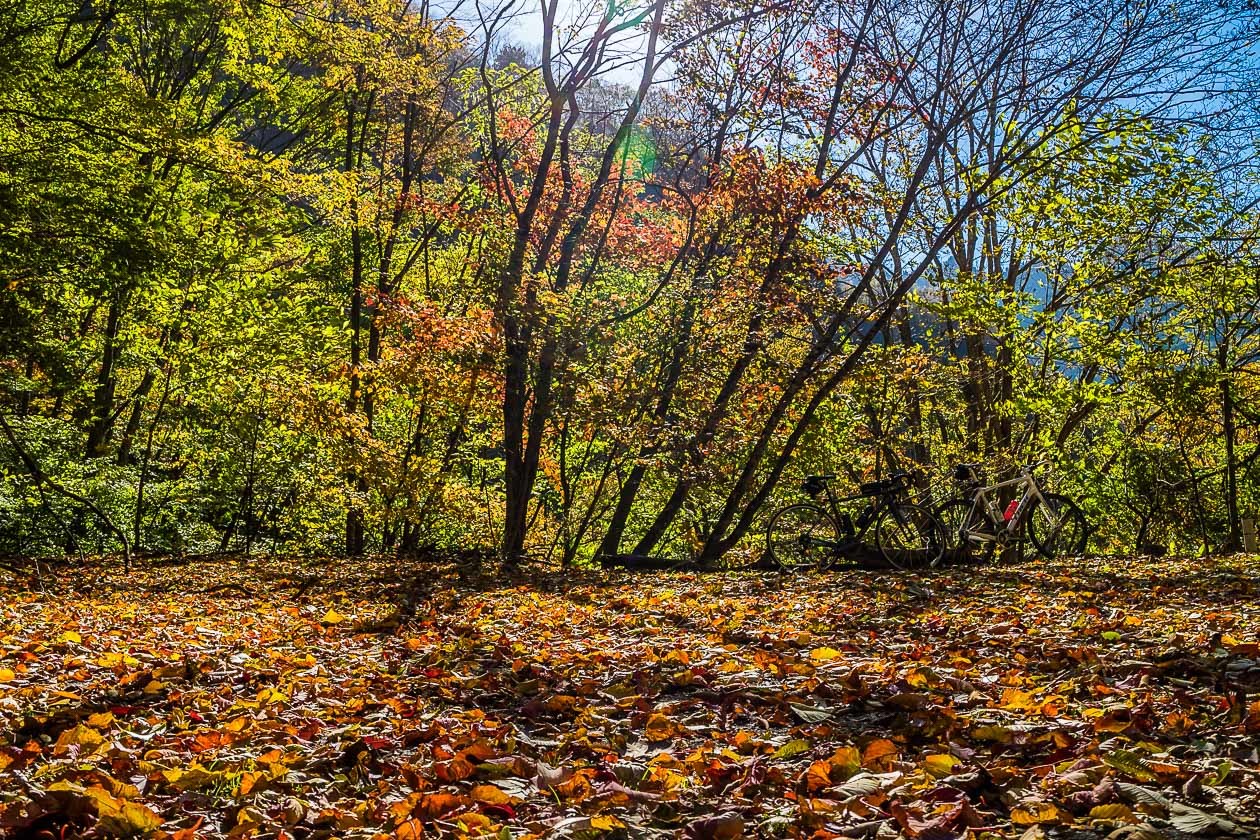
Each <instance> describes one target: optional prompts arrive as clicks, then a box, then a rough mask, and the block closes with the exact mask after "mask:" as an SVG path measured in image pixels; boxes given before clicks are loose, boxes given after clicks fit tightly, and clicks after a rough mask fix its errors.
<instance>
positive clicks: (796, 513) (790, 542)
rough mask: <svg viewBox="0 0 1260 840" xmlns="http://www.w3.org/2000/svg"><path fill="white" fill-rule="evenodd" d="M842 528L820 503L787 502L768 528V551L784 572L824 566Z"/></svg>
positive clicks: (771, 520)
mask: <svg viewBox="0 0 1260 840" xmlns="http://www.w3.org/2000/svg"><path fill="white" fill-rule="evenodd" d="M839 538H840V530H839V528H837V527H836V521H835V520H834V519H832V518H831V514H829V513H827V511H825V510H823V509H822V508H820V507H818V505H807V504H799V505H788V506H787V507H785V508H783V509H782V510H780V511H778V512H776V513H775V515H774V516H773V517H772V518H771V519H770V524H769V526H768V527H767V528H766V551H767V552H769V554H770V557H771V558H772V559H773V560H774V562H775V563H777V564H779V567H780V568H782V569H784V570H785V571H796V570H797V569H805V568H809V567H811V566H821V565H822V564H823V563H825V562H826V561H827V560H828V559H830V558H831V554H832V552H833V551H834V550H835V547H836V543H837V542H839Z"/></svg>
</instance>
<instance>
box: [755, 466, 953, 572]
mask: <svg viewBox="0 0 1260 840" xmlns="http://www.w3.org/2000/svg"><path fill="white" fill-rule="evenodd" d="M834 478H835V475H834V474H828V475H811V476H807V477H806V478H805V481H804V482H803V483H802V485H801V489H802V490H804V491H805V493H806V494H808V495H809V497H810V498H811V499H814V500H815V501H814V502H809V503H799V504H794V505H788V506H787V507H785V508H781V509H780V510H779V511H777V512H776V513H775V514H774V516H773V517H771V519H770V523H769V525H768V526H767V527H766V550H767V552H768V553H769V555H770V557H771V558H772V559H773V560H774V561H775V563H777V564H778V565H779V566H780V568H782V569H784V570H786V571H793V570H796V569H801V568H807V567H811V566H813V567H824V566H826V565H827V564H828V563H829V562H830V561H831V560H832V559H834V558H835V557H838V556H841V555H844V554H847V553H851V552H853V551H854V550H855V549H858V548H861V547H862V546H863V545H864V542H863V537H865V536H866V533H867V531H869V530H871V529H872V528H873V529H874V539H875V547H876V549H877V550H878V551H879V553H880V555H881V556H883V558H884V560H886V561H887V562H888V564H889V565H890V566H892V567H893V568H895V569H901V570H903V571H905V570H908V569H911V568H914V567H917V566H925V565H927V566H935V565H936V564H937V563H939V562H940V559H941V557H943V556H944V554H945V544H946V541H947V540H946V534H945V531H944V528H943V527H942V526H941V523H940V522H939V521H937V519H936V517H934V516H933V515H932V512H931V511H929V510H928V509H927V508H925V507H923V506H922V505H917V504H914V503H913V502H910V501H907V500H906V499H905V496H906V493H907V491H908V490H909V488H910V485H911V483H912V476H911V474H910V473H894V474H893V475H892V476H890V477H889V478H887V479H885V480H884V481H872V482H867V483H865V484H862V485H860V486H859V487H858V493H857V494H856V495H853V496H843V497H837V496H836V495H835V494H834V493H833V492H832V490H831V487H830V486H829V485H828V482H829V481H831V480H832V479H834ZM819 495H825V497H826V507H825V508H824V507H823V506H822V505H821V504H819V503H818V501H817V499H818V496H819ZM859 499H866V500H867V503H866V505H865V506H864V507H863V508H862V510H861V511H859V512H858V514H857V517H856V518H854V517H851V516H850V515H849V514H848V513H847V512H845V511H843V510H841V509H840V506H841V505H843V504H845V503H847V502H853V501H857V500H859Z"/></svg>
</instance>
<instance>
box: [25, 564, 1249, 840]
mask: <svg viewBox="0 0 1260 840" xmlns="http://www.w3.org/2000/svg"><path fill="white" fill-rule="evenodd" d="M1257 572H1260V560H1257V559H1256V558H1251V559H1234V560H1225V561H1203V560H1176V561H1174V560H1158V561H1152V560H1139V559H1124V560H1117V559H1109V560H1067V561H1058V562H1055V563H1049V564H1045V563H1037V564H1027V565H1022V566H1015V567H1008V568H1003V569H992V568H988V569H985V568H959V569H951V570H945V571H939V572H933V573H930V574H924V575H918V576H912V577H910V576H897V575H893V574H890V573H876V572H844V573H835V574H815V575H805V576H799V577H788V578H784V577H779V576H777V575H773V574H765V573H723V574H665V573H663V574H652V575H646V574H628V573H616V574H613V573H608V574H605V573H599V574H595V573H585V574H574V575H567V576H562V575H560V574H558V573H556V574H551V573H538V574H535V575H532V576H530V577H527V578H514V579H511V580H504V579H495V578H493V577H490V576H485V577H481V576H477V577H463V578H461V577H459V576H457V575H456V574H455V572H454V570H453V569H443V568H441V567H434V566H409V565H406V564H399V563H398V562H397V561H394V560H392V559H375V560H365V561H361V562H346V561H337V562H335V563H321V562H315V561H309V560H295V559H284V558H267V559H262V560H258V559H252V560H250V561H249V562H248V563H247V564H246V563H239V562H236V561H234V560H217V561H213V562H209V561H199V562H188V563H184V564H182V565H174V564H155V565H151V566H146V567H143V568H141V569H139V570H137V571H135V572H133V573H132V574H131V575H130V576H125V575H123V574H122V573H121V572H120V571H118V570H117V569H116V568H115V567H114V566H112V565H110V564H105V563H100V564H90V565H89V566H87V567H83V566H78V567H74V568H73V569H71V568H65V569H63V570H61V571H60V572H58V571H56V570H54V572H53V573H51V574H45V576H44V578H43V580H42V582H40V585H38V586H37V585H36V582H35V581H34V580H25V579H16V578H14V577H13V576H12V575H11V574H9V573H7V572H5V573H0V575H2V577H0V588H2V590H3V601H2V602H0V726H2V727H3V734H2V735H0V832H3V833H4V834H5V836H9V837H40V838H45V837H123V836H149V837H158V838H162V837H169V838H182V839H183V840H187V839H188V838H194V837H203V838H217V837H266V838H293V840H302V838H323V837H345V838H386V837H398V838H416V837H424V836H429V837H482V836H493V837H502V838H509V837H542V836H549V837H566V836H568V837H613V838H616V837H653V836H662V837H673V836H680V837H687V838H692V840H703V838H734V837H740V836H749V837H751V836H766V837H780V836H781V837H816V838H829V837H888V838H892V837H897V836H901V837H911V838H927V840H946V839H947V838H955V837H957V838H963V837H971V838H982V837H994V838H997V837H1018V838H1074V839H1075V838H1080V840H1092V839H1093V838H1116V840H1156V839H1157V838H1185V837H1200V836H1230V835H1234V836H1243V837H1255V836H1260V822H1258V821H1257V819H1258V817H1260V756H1258V755H1257V745H1258V744H1260V701H1258V700H1257V699H1255V698H1256V697H1257V696H1260V601H1258V598H1257V595H1258V594H1260V585H1258V584H1257Z"/></svg>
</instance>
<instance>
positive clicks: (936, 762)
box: [923, 753, 962, 779]
mask: <svg viewBox="0 0 1260 840" xmlns="http://www.w3.org/2000/svg"><path fill="white" fill-rule="evenodd" d="M961 763H962V762H960V761H959V760H958V759H957V758H955V757H954V756H952V755H948V754H945V753H941V754H937V755H929V756H927V757H926V758H924V759H923V769H924V770H925V771H927V774H928V775H929V776H931V777H932V778H934V779H943V778H944V777H946V776H948V775H949V774H951V773H953V772H954V768H955V767H957V766H958V765H959V764H961Z"/></svg>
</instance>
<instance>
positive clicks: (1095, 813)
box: [1089, 802, 1137, 823]
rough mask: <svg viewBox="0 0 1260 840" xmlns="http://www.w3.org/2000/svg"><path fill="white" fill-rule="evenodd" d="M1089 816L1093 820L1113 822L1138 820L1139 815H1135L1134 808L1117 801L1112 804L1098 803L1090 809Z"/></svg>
mask: <svg viewBox="0 0 1260 840" xmlns="http://www.w3.org/2000/svg"><path fill="white" fill-rule="evenodd" d="M1089 818H1090V819H1091V820H1108V821H1111V822H1128V823H1131V822H1137V817H1135V816H1133V809H1132V808H1130V807H1129V806H1128V805H1125V804H1124V803H1122V802H1115V803H1112V804H1111V805H1096V806H1094V807H1093V808H1091V809H1090V812H1089Z"/></svg>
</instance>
